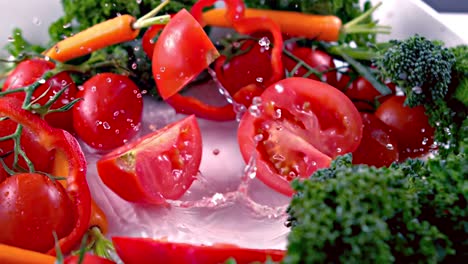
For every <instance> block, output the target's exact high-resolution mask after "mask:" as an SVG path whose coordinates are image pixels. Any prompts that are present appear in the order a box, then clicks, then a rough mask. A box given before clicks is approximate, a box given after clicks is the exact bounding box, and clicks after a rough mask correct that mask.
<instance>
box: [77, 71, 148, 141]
mask: <svg viewBox="0 0 468 264" xmlns="http://www.w3.org/2000/svg"><path fill="white" fill-rule="evenodd" d="M77 96H78V97H79V98H82V100H81V101H79V102H78V103H77V104H76V105H75V107H73V120H74V124H73V127H74V129H75V131H76V134H78V136H79V137H80V138H81V139H83V141H84V142H86V144H88V145H90V146H91V147H93V148H95V149H99V150H110V149H113V148H116V147H118V146H121V145H123V144H124V143H126V142H127V141H128V140H130V139H132V138H133V137H134V136H135V135H136V134H137V133H138V131H139V128H140V123H141V117H142V111H143V99H142V95H141V93H140V91H139V89H138V87H137V86H136V85H135V84H134V83H133V82H132V81H131V80H130V79H129V78H128V77H126V76H123V75H118V74H114V73H100V74H97V75H95V76H93V77H91V78H90V79H89V80H87V81H86V82H85V83H84V84H83V89H82V90H80V91H79V92H78V93H77Z"/></svg>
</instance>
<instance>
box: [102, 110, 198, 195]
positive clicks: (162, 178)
mask: <svg viewBox="0 0 468 264" xmlns="http://www.w3.org/2000/svg"><path fill="white" fill-rule="evenodd" d="M201 155H202V139H201V133H200V128H199V126H198V123H197V120H196V118H195V116H193V115H191V116H188V117H186V118H184V119H181V120H179V121H177V122H175V123H172V124H170V125H168V126H166V127H164V128H162V129H160V130H158V131H155V132H153V133H151V134H148V135H146V136H144V137H142V138H140V139H139V140H138V141H136V142H133V143H130V144H127V145H124V146H122V147H120V148H117V149H116V150H114V151H112V152H110V153H109V154H107V155H105V156H103V157H102V158H101V159H100V160H98V162H97V170H98V174H99V176H100V177H101V179H102V181H103V182H104V184H106V185H107V187H109V188H110V189H111V190H113V191H114V192H115V193H116V194H118V195H119V196H120V197H121V198H123V199H125V200H127V201H131V202H140V203H151V204H163V203H165V201H166V199H179V198H180V197H181V196H182V195H183V194H184V193H185V191H186V190H187V189H188V188H189V187H190V185H191V184H192V182H193V181H194V180H195V176H196V175H197V173H198V169H199V167H200V162H201Z"/></svg>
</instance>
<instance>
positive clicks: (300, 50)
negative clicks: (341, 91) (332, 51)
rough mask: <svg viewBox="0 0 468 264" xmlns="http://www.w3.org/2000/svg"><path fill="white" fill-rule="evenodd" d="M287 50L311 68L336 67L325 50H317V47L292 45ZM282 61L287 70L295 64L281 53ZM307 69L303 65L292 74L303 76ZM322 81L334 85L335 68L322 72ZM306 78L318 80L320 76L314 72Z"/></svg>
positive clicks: (289, 70) (335, 77)
mask: <svg viewBox="0 0 468 264" xmlns="http://www.w3.org/2000/svg"><path fill="white" fill-rule="evenodd" d="M288 49H289V51H290V52H291V53H292V54H293V55H294V56H296V57H298V58H299V59H301V60H303V61H304V62H305V63H307V64H308V65H309V66H311V67H312V68H314V69H316V70H317V71H319V72H325V71H328V70H330V69H334V68H336V66H335V62H334V61H333V57H332V56H330V55H328V54H327V53H326V52H324V51H321V50H318V49H312V48H310V47H309V48H308V47H299V46H297V45H293V46H292V47H291V46H289V47H288ZM283 63H284V67H285V68H286V70H288V72H291V71H292V70H293V69H294V67H295V66H296V64H297V62H296V61H295V60H293V59H292V58H290V57H289V56H287V55H286V54H283ZM308 71H309V70H308V69H306V68H305V67H303V66H302V67H299V69H297V70H296V71H295V72H294V73H293V75H292V76H295V77H303V76H304V75H305V74H307V72H308ZM322 77H323V81H324V82H326V83H328V84H330V85H331V86H334V87H335V86H336V84H337V75H336V70H334V71H329V72H326V73H324V74H323V76H322ZM307 78H310V79H313V80H320V78H319V77H318V76H317V75H315V74H313V73H312V74H310V75H309V76H307Z"/></svg>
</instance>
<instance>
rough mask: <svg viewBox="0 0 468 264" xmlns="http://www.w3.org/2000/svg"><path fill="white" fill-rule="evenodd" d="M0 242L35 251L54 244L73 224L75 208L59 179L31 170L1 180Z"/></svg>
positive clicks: (66, 233) (49, 247) (46, 249)
mask: <svg viewBox="0 0 468 264" xmlns="http://www.w3.org/2000/svg"><path fill="white" fill-rule="evenodd" d="M0 196H1V197H2V199H0V225H1V227H2V232H0V243H4V244H7V245H11V246H16V247H20V248H24V249H29V250H34V251H38V252H47V251H48V250H49V249H51V248H53V247H54V244H55V240H54V237H53V232H55V233H56V234H57V237H58V238H62V237H65V236H66V235H68V234H69V233H70V232H71V230H72V229H73V227H74V224H75V210H74V206H73V203H72V201H71V200H70V198H69V197H68V195H67V192H66V191H65V189H64V188H63V186H62V185H61V184H60V183H59V182H58V181H55V182H54V181H52V180H50V179H49V178H48V177H47V176H44V175H40V174H33V173H23V174H16V175H14V176H11V177H8V178H7V179H6V180H4V181H3V182H2V183H1V184H0Z"/></svg>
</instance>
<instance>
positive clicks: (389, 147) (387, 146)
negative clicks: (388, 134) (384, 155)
mask: <svg viewBox="0 0 468 264" xmlns="http://www.w3.org/2000/svg"><path fill="white" fill-rule="evenodd" d="M385 147H386V148H387V149H388V150H394V149H395V148H394V147H393V145H392V144H387V145H385Z"/></svg>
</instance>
